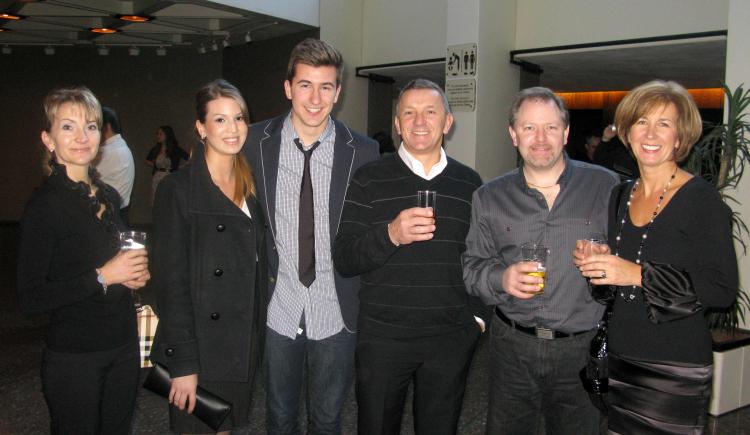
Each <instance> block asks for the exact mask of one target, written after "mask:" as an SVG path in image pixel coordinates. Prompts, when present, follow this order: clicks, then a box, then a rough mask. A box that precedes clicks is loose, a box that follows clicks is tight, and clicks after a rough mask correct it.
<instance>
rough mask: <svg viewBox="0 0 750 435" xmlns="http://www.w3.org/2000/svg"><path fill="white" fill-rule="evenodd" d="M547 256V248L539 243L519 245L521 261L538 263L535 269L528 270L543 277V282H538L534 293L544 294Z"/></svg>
mask: <svg viewBox="0 0 750 435" xmlns="http://www.w3.org/2000/svg"><path fill="white" fill-rule="evenodd" d="M548 256H549V249H548V248H547V247H546V246H544V245H542V244H541V243H533V242H528V243H524V244H523V245H521V260H522V261H533V262H536V263H538V266H537V269H536V271H534V272H529V273H528V274H529V275H531V276H538V277H540V278H542V279H544V282H542V283H541V284H539V291H538V292H536V293H535V294H537V295H543V294H544V285H545V284H546V283H547V257H548Z"/></svg>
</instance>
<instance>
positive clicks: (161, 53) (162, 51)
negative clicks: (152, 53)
mask: <svg viewBox="0 0 750 435" xmlns="http://www.w3.org/2000/svg"><path fill="white" fill-rule="evenodd" d="M156 55H157V56H166V55H167V49H166V48H164V47H159V48H157V49H156Z"/></svg>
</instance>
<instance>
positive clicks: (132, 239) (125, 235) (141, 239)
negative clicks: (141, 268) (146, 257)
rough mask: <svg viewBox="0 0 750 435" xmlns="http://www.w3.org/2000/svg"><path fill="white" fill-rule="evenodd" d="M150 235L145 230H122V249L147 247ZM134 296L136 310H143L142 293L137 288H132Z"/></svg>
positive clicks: (131, 292)
mask: <svg viewBox="0 0 750 435" xmlns="http://www.w3.org/2000/svg"><path fill="white" fill-rule="evenodd" d="M147 240H148V235H147V234H146V232H145V231H122V232H120V249H122V250H123V251H127V250H130V249H146V241H147ZM130 294H131V295H132V296H133V305H135V309H136V310H139V311H140V310H141V307H142V305H141V295H140V293H138V291H137V290H131V291H130Z"/></svg>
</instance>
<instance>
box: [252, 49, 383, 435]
mask: <svg viewBox="0 0 750 435" xmlns="http://www.w3.org/2000/svg"><path fill="white" fill-rule="evenodd" d="M342 70H343V62H342V59H341V55H340V54H339V52H338V51H337V50H336V49H335V48H333V47H332V46H330V45H329V44H327V43H326V42H323V41H320V40H316V39H305V40H304V41H302V42H300V43H299V44H298V45H297V46H296V47H295V48H294V49H293V50H292V53H291V56H290V59H289V64H288V67H287V79H286V81H285V82H284V91H285V93H286V97H287V98H288V99H289V100H290V101H291V103H292V108H291V111H290V112H289V113H287V114H284V115H282V116H279V117H276V118H273V119H270V120H266V121H262V122H259V123H257V124H255V125H253V126H252V128H251V132H250V135H249V136H248V139H247V143H246V144H245V146H244V148H243V152H245V153H246V156H247V157H248V159H249V160H250V162H251V164H252V166H253V171H254V173H255V177H256V179H257V192H258V198H259V200H260V203H261V206H262V207H263V210H264V213H265V214H266V221H267V222H268V225H267V231H268V240H269V242H270V243H268V246H269V268H270V271H269V272H270V273H269V281H270V282H269V284H270V285H269V288H270V291H271V296H270V304H269V307H268V320H267V323H266V325H267V339H266V346H265V370H264V372H265V377H266V379H265V381H266V391H267V395H266V426H267V431H268V433H269V434H298V433H299V421H298V409H299V398H300V396H301V392H302V386H303V384H306V385H307V395H308V397H307V401H306V403H307V404H308V409H307V415H308V424H307V432H308V433H313V434H318V433H320V434H322V433H325V434H335V433H340V432H341V407H342V404H343V401H344V399H345V396H346V392H347V390H348V388H349V386H350V385H351V380H352V375H353V367H354V349H355V344H356V327H357V312H358V308H359V299H358V292H359V279H358V278H354V279H351V278H350V279H347V278H343V277H342V276H341V275H339V274H338V273H336V271H335V270H334V268H333V264H332V260H331V249H332V243H333V240H334V238H335V236H336V231H337V230H338V225H339V221H340V218H341V211H342V207H343V203H344V197H345V196H346V190H347V186H348V184H349V179H350V178H351V176H352V174H353V173H354V171H355V170H356V169H357V168H358V167H360V166H362V165H363V164H365V163H367V162H369V161H372V160H375V159H377V158H378V146H377V143H376V142H375V141H373V140H371V139H368V138H366V137H364V136H362V135H359V134H357V133H355V132H352V131H351V130H349V128H348V127H347V126H345V125H344V124H343V123H341V122H339V121H335V120H334V119H333V118H331V115H330V114H331V111H332V110H333V106H334V104H335V103H336V101H337V99H338V96H339V93H340V92H341V75H342ZM310 196H311V197H312V199H310ZM311 202H312V204H311ZM305 364H306V368H305V367H304V366H305ZM305 371H306V373H307V376H308V381H307V382H306V383H304V382H303V372H305Z"/></svg>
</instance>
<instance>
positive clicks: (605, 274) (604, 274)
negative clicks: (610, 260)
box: [599, 270, 607, 279]
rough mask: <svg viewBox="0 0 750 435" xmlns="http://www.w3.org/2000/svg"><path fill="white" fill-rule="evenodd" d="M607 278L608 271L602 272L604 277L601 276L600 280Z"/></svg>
mask: <svg viewBox="0 0 750 435" xmlns="http://www.w3.org/2000/svg"><path fill="white" fill-rule="evenodd" d="M606 277H607V271H606V270H602V276H600V277H599V278H601V279H604V278H606Z"/></svg>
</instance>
